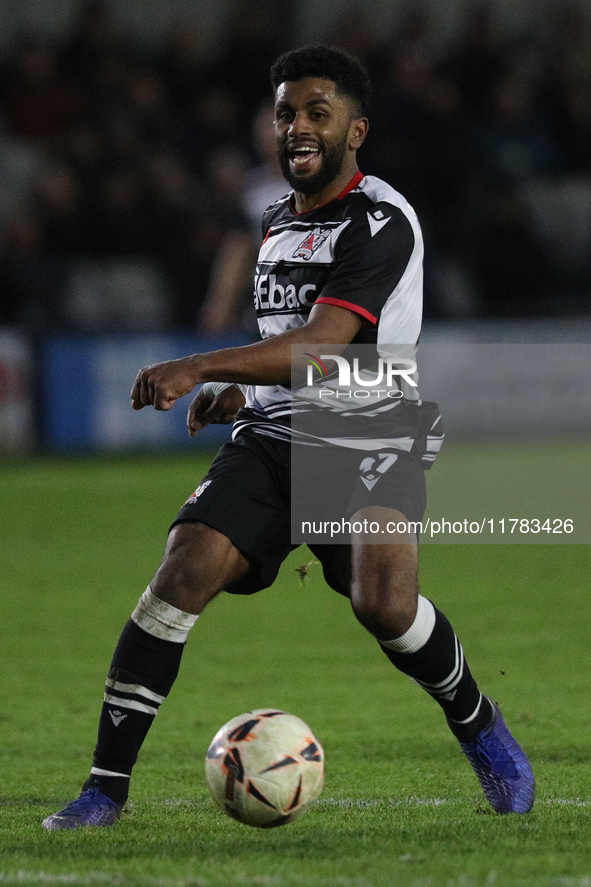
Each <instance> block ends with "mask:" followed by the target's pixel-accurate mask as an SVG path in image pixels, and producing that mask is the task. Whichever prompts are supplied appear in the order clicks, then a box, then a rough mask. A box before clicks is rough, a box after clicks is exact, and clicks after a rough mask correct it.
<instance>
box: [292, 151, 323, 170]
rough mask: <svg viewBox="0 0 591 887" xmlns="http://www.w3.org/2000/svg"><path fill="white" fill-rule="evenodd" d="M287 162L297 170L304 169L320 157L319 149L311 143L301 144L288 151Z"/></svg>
mask: <svg viewBox="0 0 591 887" xmlns="http://www.w3.org/2000/svg"><path fill="white" fill-rule="evenodd" d="M288 156H289V162H290V163H291V164H292V165H293V167H295V168H296V169H299V170H305V169H308V168H309V167H311V166H313V165H314V163H315V162H316V160H317V159H318V158H319V157H320V149H319V148H315V147H312V146H311V145H303V146H302V147H300V148H294V149H293V150H291V151H289V152H288Z"/></svg>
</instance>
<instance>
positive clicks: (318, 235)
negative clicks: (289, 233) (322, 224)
mask: <svg viewBox="0 0 591 887" xmlns="http://www.w3.org/2000/svg"><path fill="white" fill-rule="evenodd" d="M331 230H332V229H331V228H314V230H313V231H311V232H310V234H306V236H305V238H304V239H303V240H302V242H301V243H300V245H299V246H298V248H297V249H296V251H295V252H294V254H293V256H292V259H303V260H304V261H305V262H307V261H308V260H309V259H311V258H312V256H313V255H314V253H315V252H316V250H319V249H320V247H321V246H322V244H323V243H324V241H325V240H327V239H328V237H329V235H330V232H331Z"/></svg>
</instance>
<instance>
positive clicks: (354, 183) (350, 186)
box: [289, 170, 365, 216]
mask: <svg viewBox="0 0 591 887" xmlns="http://www.w3.org/2000/svg"><path fill="white" fill-rule="evenodd" d="M364 178H365V176H364V174H363V173H362V172H361V171H360V170H357V172H356V173H355V175H354V176H353V178H352V179H351V181H350V182H349V184H348V185H346V186H345V187H344V188H343V190H342V191H341V193H340V194H337V196H336V197H333V200H343V198H345V197H346V196H347V194H348V193H349V191H352V190H353V188H356V187H357V185H358V184H359V182H360V181H361V180H362V179H364ZM329 203H332V200H329V201H328V202H327V203H323V204H321V205H320V206H316V207H315V208H314V209H307V210H306V212H303V213H298V212H296V211H295V209H294V205H293V194H292V195H291V196H290V198H289V206H290V209H291V211H292V213H293V214H294V216H305V215H306V213H313V212H316V210H317V209H322V207H323V206H328V204H329Z"/></svg>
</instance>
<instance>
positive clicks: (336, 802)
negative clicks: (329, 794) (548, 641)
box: [127, 795, 591, 887]
mask: <svg viewBox="0 0 591 887" xmlns="http://www.w3.org/2000/svg"><path fill="white" fill-rule="evenodd" d="M465 803H466V801H465V800H463V799H461V798H419V797H418V796H416V795H409V797H406V798H319V799H318V800H317V801H315V803H314V806H318V807H356V808H359V809H364V808H371V807H441V806H443V805H444V804H449V805H452V806H456V807H459V806H462V805H464V804H465ZM542 804H562V805H565V806H569V807H591V799H589V798H537V799H536V806H539V805H542ZM144 806H150V807H186V808H188V809H198V810H211V809H214V808H213V807H212V803H211V801H209V800H206V801H197V800H194V799H192V798H167V799H166V800H163V801H150V803H149V805H148V804H147V803H146V804H145V805H144V804H143V803H141V804H138V802H137V801H128V803H127V807H128V809H130V810H137V811H140V810H141V809H142V808H143V807H144ZM589 887H591V885H589Z"/></svg>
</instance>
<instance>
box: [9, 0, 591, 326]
mask: <svg viewBox="0 0 591 887" xmlns="http://www.w3.org/2000/svg"><path fill="white" fill-rule="evenodd" d="M281 8H283V7H281ZM278 9H279V7H277V6H276V5H275V4H273V3H258V4H257V3H252V2H251V3H248V4H246V5H240V6H238V5H237V6H236V8H235V9H234V13H233V15H232V16H231V18H230V21H229V23H228V25H227V31H226V33H225V34H224V35H223V39H220V41H219V44H218V46H219V51H218V52H217V53H214V54H213V55H212V53H211V52H209V53H205V52H204V51H203V47H202V44H201V35H200V32H199V27H198V22H192V23H191V22H183V23H181V24H179V26H178V28H176V29H172V30H171V32H170V33H168V34H163V36H162V41H161V43H160V44H159V45H157V46H153V45H150V46H149V47H147V46H145V45H141V44H140V43H139V42H137V41H136V40H134V39H133V38H132V37H130V36H129V35H125V34H124V33H123V31H122V29H121V27H120V24H119V23H118V21H117V18H116V14H115V7H114V6H110V5H109V4H108V3H106V2H103V0H91V2H83V3H82V4H81V6H80V7H79V9H78V13H77V18H76V23H75V25H74V27H73V28H72V30H71V33H69V34H68V35H67V37H66V38H65V39H62V40H59V41H57V40H56V41H51V40H49V39H47V38H45V37H43V36H40V35H35V34H28V35H23V37H22V38H21V39H19V40H18V41H15V42H14V45H12V46H11V48H10V51H9V52H8V53H7V54H5V56H4V58H3V59H2V60H1V62H0V64H1V71H0V323H15V324H19V325H22V326H23V327H24V328H26V329H28V330H30V331H32V332H42V331H45V330H48V329H53V330H56V329H57V330H61V329H90V330H96V329H109V328H121V327H128V328H138V329H150V328H162V327H170V326H180V327H191V328H194V329H199V330H201V331H204V332H210V333H217V332H222V331H224V330H225V329H228V328H231V327H233V326H236V325H238V324H247V325H248V324H249V323H252V320H250V319H246V318H250V316H251V312H250V289H249V287H250V283H249V281H250V277H251V274H252V268H253V264H254V259H255V257H256V250H257V248H258V243H259V239H260V216H261V213H262V211H263V209H264V208H265V206H266V205H268V204H269V203H270V202H272V201H273V200H275V199H277V197H279V196H281V195H282V194H284V193H286V191H287V190H288V187H287V185H286V184H285V182H284V181H283V180H282V179H281V176H280V173H279V170H278V166H277V164H276V160H275V153H274V142H273V131H272V105H271V103H270V101H269V91H270V87H269V83H268V71H269V67H270V64H271V63H272V61H273V60H274V58H275V57H276V56H277V55H278V54H279V53H280V52H281V51H283V50H284V49H285V48H287V47H288V46H289V41H286V39H285V33H286V31H285V28H286V22H285V21H278V19H279V18H280V16H279V15H278ZM318 36H319V38H320V39H322V40H324V41H326V42H330V43H333V44H337V45H340V46H342V47H344V48H345V49H347V50H349V51H350V52H352V53H353V54H355V55H357V56H358V57H359V58H361V59H362V60H363V61H364V62H365V64H366V65H367V67H368V69H369V71H370V74H371V77H372V81H373V84H374V98H373V108H372V114H371V118H370V122H371V130H370V135H369V137H368V140H367V143H366V145H365V146H364V147H363V149H362V152H361V154H360V167H361V169H362V171H363V172H365V173H372V174H376V175H379V176H381V177H383V178H384V179H386V180H387V181H388V182H390V183H391V184H392V185H393V186H394V187H395V188H397V189H398V190H400V191H401V192H402V193H403V194H404V195H405V196H406V197H407V199H408V200H409V201H410V202H411V203H412V204H413V206H414V207H415V209H416V210H417V213H418V215H419V218H420V220H421V223H422V226H423V230H424V233H425V242H426V266H425V267H426V313H427V315H428V316H431V317H441V318H448V317H449V318H453V317H466V316H468V317H473V316H485V317H487V316H488V317H491V316H493V317H495V316H496V317H500V316H512V317H516V316H528V315H538V316H539V315H558V314H582V313H588V312H589V311H590V310H591V25H590V23H589V21H588V20H587V19H586V18H585V17H584V15H583V14H582V13H581V12H580V11H579V10H578V9H577V7H576V6H564V7H562V8H561V9H559V10H558V11H557V12H556V14H555V16H554V19H553V21H549V22H547V27H546V30H545V32H539V31H536V30H535V28H534V29H533V30H532V31H531V33H530V32H527V31H526V32H521V33H519V34H515V33H507V32H506V31H505V30H504V28H503V26H502V23H501V22H500V21H499V19H498V17H497V15H496V13H495V9H494V5H493V4H486V3H484V4H483V3H478V4H472V3H467V5H466V7H465V11H464V20H463V22H462V24H461V27H460V28H459V30H458V32H457V34H456V37H455V38H454V40H452V41H448V42H446V43H442V41H441V39H440V37H439V35H438V34H437V32H436V28H435V27H434V25H433V22H432V20H431V18H430V16H429V14H428V7H426V6H423V5H422V4H421V3H420V2H418V0H414V2H412V3H410V4H409V5H408V6H407V7H406V9H405V11H404V12H403V13H402V14H401V15H400V16H399V17H398V18H397V22H396V26H395V28H394V29H393V31H392V32H391V33H388V34H381V35H376V33H375V29H373V28H372V23H371V21H370V19H369V18H368V16H367V13H366V14H365V15H364V14H363V13H362V12H361V11H359V10H355V9H354V8H351V9H350V11H349V12H348V14H347V15H346V17H344V18H342V19H341V20H340V21H339V23H338V26H337V27H336V29H335V30H334V32H333V33H329V34H322V35H318Z"/></svg>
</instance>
